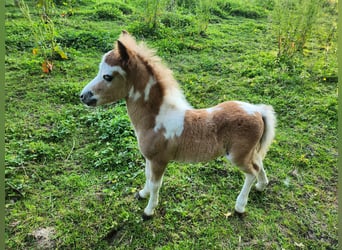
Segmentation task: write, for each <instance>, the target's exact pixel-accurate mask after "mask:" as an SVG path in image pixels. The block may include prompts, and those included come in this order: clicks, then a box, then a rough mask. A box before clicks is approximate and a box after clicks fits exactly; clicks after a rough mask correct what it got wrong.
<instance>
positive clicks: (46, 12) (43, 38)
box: [18, 0, 67, 73]
mask: <svg viewBox="0 0 342 250" xmlns="http://www.w3.org/2000/svg"><path fill="white" fill-rule="evenodd" d="M18 6H19V8H20V11H21V13H22V14H23V16H24V17H25V18H26V20H27V21H28V23H29V25H30V29H31V34H32V37H33V40H34V44H35V47H34V48H33V50H32V53H33V54H35V55H39V56H41V57H42V71H43V72H45V73H49V72H50V71H52V67H53V64H52V60H53V58H54V56H55V55H59V57H60V58H61V59H67V55H66V54H65V53H64V51H63V50H62V49H61V48H60V46H58V44H57V38H56V37H57V32H56V29H55V25H54V22H53V20H52V15H53V12H54V9H55V6H54V3H53V1H52V0H39V1H38V2H37V4H36V5H35V6H36V9H37V11H38V13H39V17H40V19H39V20H38V21H37V20H36V19H35V18H34V17H33V16H32V15H31V12H30V8H29V6H28V5H27V4H26V3H25V1H24V0H20V1H18Z"/></svg>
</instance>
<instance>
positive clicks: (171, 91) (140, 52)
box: [119, 32, 191, 109]
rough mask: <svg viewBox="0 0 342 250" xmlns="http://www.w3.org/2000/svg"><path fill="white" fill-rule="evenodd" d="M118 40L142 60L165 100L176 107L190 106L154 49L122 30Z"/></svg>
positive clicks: (171, 73)
mask: <svg viewBox="0 0 342 250" xmlns="http://www.w3.org/2000/svg"><path fill="white" fill-rule="evenodd" d="M119 40H120V42H122V43H123V44H124V45H125V46H126V49H128V50H129V51H130V52H131V53H132V54H134V55H135V56H137V57H138V58H139V59H140V60H141V61H142V63H143V64H144V65H145V66H146V68H147V70H148V71H149V72H150V73H151V74H152V75H153V77H154V78H155V80H156V81H157V83H158V84H159V85H160V87H161V88H162V89H163V93H164V97H165V99H164V100H165V101H166V102H168V103H169V104H171V105H174V106H176V107H183V108H187V109H189V108H191V105H190V104H189V103H188V102H187V100H186V99H185V97H184V94H183V92H182V90H181V89H180V87H179V84H178V82H177V80H176V79H175V78H174V77H173V72H172V70H171V69H170V68H168V67H167V66H166V65H165V64H164V63H163V62H162V59H161V58H160V57H159V56H157V55H156V50H155V49H151V48H149V47H148V46H147V45H146V44H145V43H144V42H139V43H137V42H136V40H135V39H134V38H133V37H132V36H131V35H130V34H128V33H127V32H122V33H121V36H120V37H119Z"/></svg>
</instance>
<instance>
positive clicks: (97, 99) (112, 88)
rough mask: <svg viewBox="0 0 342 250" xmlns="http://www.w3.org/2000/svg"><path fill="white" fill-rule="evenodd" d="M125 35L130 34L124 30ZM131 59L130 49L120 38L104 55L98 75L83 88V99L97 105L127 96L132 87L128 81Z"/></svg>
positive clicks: (84, 101) (81, 97)
mask: <svg viewBox="0 0 342 250" xmlns="http://www.w3.org/2000/svg"><path fill="white" fill-rule="evenodd" d="M123 36H129V35H128V33H127V32H125V31H123V32H122V34H121V37H123ZM129 61H130V55H129V51H128V49H127V48H126V46H125V45H124V44H123V43H122V42H121V41H120V39H119V40H118V41H117V43H116V47H115V48H114V49H113V50H111V51H109V52H107V53H106V54H105V55H104V56H103V58H102V61H101V63H100V65H99V72H98V74H97V76H96V77H95V78H94V79H93V80H92V81H91V82H90V83H88V84H87V85H86V86H85V87H84V88H83V90H82V92H81V94H80V99H81V101H82V102H83V103H84V104H86V105H88V106H93V107H95V106H99V105H102V104H106V103H112V102H116V101H118V100H119V99H122V98H124V97H126V96H127V95H128V92H129V88H130V86H129V85H130V84H129V82H128V81H127V71H128V64H129Z"/></svg>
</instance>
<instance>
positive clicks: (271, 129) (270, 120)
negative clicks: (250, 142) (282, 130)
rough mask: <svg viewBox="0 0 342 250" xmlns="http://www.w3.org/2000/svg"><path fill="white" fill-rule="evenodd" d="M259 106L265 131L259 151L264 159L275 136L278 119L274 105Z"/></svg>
mask: <svg viewBox="0 0 342 250" xmlns="http://www.w3.org/2000/svg"><path fill="white" fill-rule="evenodd" d="M259 107H260V109H259V112H260V113H261V115H262V120H263V121H264V133H263V135H262V137H261V139H260V148H259V151H258V152H259V154H260V155H261V157H262V159H263V158H264V157H265V155H266V153H267V151H268V148H269V147H270V145H271V143H272V141H273V138H274V136H275V127H276V123H277V120H276V116H275V112H274V109H273V107H272V106H270V105H264V104H261V105H259Z"/></svg>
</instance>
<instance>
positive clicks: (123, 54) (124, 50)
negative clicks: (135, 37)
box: [117, 40, 129, 63]
mask: <svg viewBox="0 0 342 250" xmlns="http://www.w3.org/2000/svg"><path fill="white" fill-rule="evenodd" d="M117 43H118V49H119V54H120V56H121V59H122V61H124V62H125V63H127V62H128V59H129V55H128V52H127V48H126V47H125V45H124V44H123V43H122V42H120V40H118V41H117Z"/></svg>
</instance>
